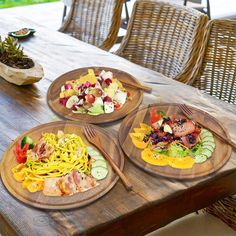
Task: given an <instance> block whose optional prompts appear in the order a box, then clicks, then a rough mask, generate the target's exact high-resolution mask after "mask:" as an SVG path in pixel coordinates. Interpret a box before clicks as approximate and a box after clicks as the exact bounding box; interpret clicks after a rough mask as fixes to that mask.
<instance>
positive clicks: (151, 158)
mask: <svg viewBox="0 0 236 236" xmlns="http://www.w3.org/2000/svg"><path fill="white" fill-rule="evenodd" d="M141 157H142V159H143V160H144V161H145V162H147V163H149V164H151V165H157V166H166V165H168V158H169V157H168V156H165V155H155V154H154V152H153V151H152V150H151V149H149V148H146V149H145V150H143V151H142V152H141Z"/></svg>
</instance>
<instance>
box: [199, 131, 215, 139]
mask: <svg viewBox="0 0 236 236" xmlns="http://www.w3.org/2000/svg"><path fill="white" fill-rule="evenodd" d="M201 137H202V139H203V140H204V139H205V138H206V137H213V135H212V133H210V132H209V131H206V132H204V133H203V134H201Z"/></svg>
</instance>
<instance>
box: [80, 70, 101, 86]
mask: <svg viewBox="0 0 236 236" xmlns="http://www.w3.org/2000/svg"><path fill="white" fill-rule="evenodd" d="M86 82H89V83H91V84H95V83H96V82H97V78H96V75H95V73H94V71H93V70H92V69H89V70H88V74H87V75H85V76H82V77H80V78H79V83H80V84H85V83H86Z"/></svg>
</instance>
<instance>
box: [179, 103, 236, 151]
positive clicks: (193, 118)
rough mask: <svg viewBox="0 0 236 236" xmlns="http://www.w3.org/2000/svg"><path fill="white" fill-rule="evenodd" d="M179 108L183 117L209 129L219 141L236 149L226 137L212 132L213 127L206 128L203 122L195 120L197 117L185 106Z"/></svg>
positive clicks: (214, 131)
mask: <svg viewBox="0 0 236 236" xmlns="http://www.w3.org/2000/svg"><path fill="white" fill-rule="evenodd" d="M179 108H180V109H181V111H182V112H183V113H184V115H185V116H186V117H187V118H189V119H191V120H193V121H195V122H196V123H198V124H200V125H201V126H202V127H204V128H206V129H209V130H210V131H211V132H212V133H214V134H215V135H216V136H217V137H219V138H220V139H222V140H223V141H225V142H226V143H228V144H229V145H231V146H232V147H234V148H236V143H234V142H233V141H232V140H231V139H230V138H227V137H226V136H223V135H221V134H219V133H218V132H217V131H216V130H214V128H213V127H208V126H206V125H205V124H204V123H203V122H201V121H200V120H198V119H197V116H196V117H195V116H194V113H193V112H192V111H191V110H190V109H189V108H188V107H187V105H186V104H180V105H179Z"/></svg>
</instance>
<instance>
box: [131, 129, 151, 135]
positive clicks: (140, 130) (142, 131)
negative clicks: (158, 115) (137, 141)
mask: <svg viewBox="0 0 236 236" xmlns="http://www.w3.org/2000/svg"><path fill="white" fill-rule="evenodd" d="M134 132H135V133H143V134H146V133H147V132H148V130H147V129H144V128H134Z"/></svg>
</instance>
